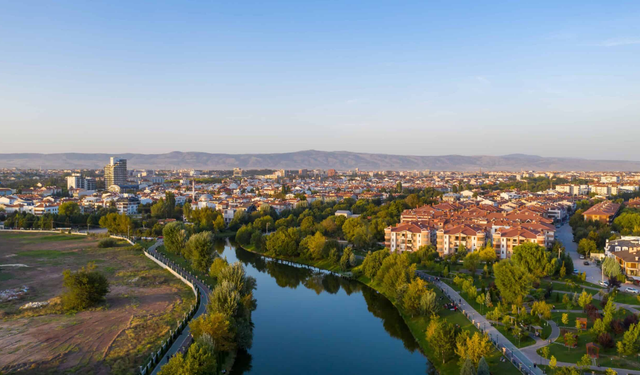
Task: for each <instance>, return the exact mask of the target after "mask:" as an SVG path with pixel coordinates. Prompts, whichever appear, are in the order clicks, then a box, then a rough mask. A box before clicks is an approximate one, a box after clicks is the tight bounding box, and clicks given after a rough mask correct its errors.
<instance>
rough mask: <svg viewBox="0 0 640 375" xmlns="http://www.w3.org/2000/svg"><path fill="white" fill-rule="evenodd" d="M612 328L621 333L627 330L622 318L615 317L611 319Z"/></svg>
mask: <svg viewBox="0 0 640 375" xmlns="http://www.w3.org/2000/svg"><path fill="white" fill-rule="evenodd" d="M611 329H612V330H613V332H614V333H616V334H618V335H620V334H623V333H624V331H625V328H624V322H623V321H622V320H621V319H615V320H612V321H611Z"/></svg>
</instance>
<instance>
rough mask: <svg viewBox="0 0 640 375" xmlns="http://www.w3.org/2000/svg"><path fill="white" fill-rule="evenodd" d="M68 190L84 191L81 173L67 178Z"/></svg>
mask: <svg viewBox="0 0 640 375" xmlns="http://www.w3.org/2000/svg"><path fill="white" fill-rule="evenodd" d="M67 189H69V190H71V189H84V181H83V180H82V175H80V173H74V174H72V175H71V176H67Z"/></svg>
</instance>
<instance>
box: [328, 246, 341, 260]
mask: <svg viewBox="0 0 640 375" xmlns="http://www.w3.org/2000/svg"><path fill="white" fill-rule="evenodd" d="M339 260H340V258H339V255H338V249H331V251H329V262H330V263H331V264H336V263H338V261H339Z"/></svg>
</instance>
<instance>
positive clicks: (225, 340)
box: [189, 313, 236, 352]
mask: <svg viewBox="0 0 640 375" xmlns="http://www.w3.org/2000/svg"><path fill="white" fill-rule="evenodd" d="M189 328H190V329H191V334H192V336H193V338H194V339H196V340H197V339H199V338H200V337H202V335H208V336H209V337H210V338H211V339H212V340H213V346H214V348H215V349H216V350H218V351H223V352H229V351H232V350H234V349H235V348H236V343H235V337H234V336H235V335H234V332H233V327H232V326H231V323H230V322H229V319H228V318H227V317H226V316H224V315H223V314H221V313H211V314H202V315H200V316H199V317H198V318H196V319H194V320H193V321H191V323H189Z"/></svg>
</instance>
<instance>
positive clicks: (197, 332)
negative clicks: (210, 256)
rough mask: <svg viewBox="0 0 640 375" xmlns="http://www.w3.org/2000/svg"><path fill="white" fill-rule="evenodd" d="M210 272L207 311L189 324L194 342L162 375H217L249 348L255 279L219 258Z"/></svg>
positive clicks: (174, 359) (167, 365)
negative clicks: (212, 281)
mask: <svg viewBox="0 0 640 375" xmlns="http://www.w3.org/2000/svg"><path fill="white" fill-rule="evenodd" d="M203 233H204V232H203ZM199 234H202V233H198V234H195V235H194V236H196V235H199ZM209 273H210V276H212V277H214V278H215V279H216V286H215V288H214V289H213V291H212V293H211V295H210V296H209V304H208V305H207V311H206V313H205V314H203V315H201V316H200V317H198V318H196V319H194V320H193V321H192V322H191V323H190V324H189V328H190V329H191V335H192V336H193V338H194V341H195V342H194V344H192V345H191V347H190V348H189V350H188V352H187V354H186V355H183V354H182V353H178V354H176V355H175V356H174V357H172V358H171V360H170V361H169V362H168V363H167V364H166V365H164V366H163V367H162V369H161V371H160V374H161V375H169V374H171V375H173V374H179V375H187V374H188V375H192V374H196V375H200V374H202V375H204V374H217V373H220V370H221V368H222V366H223V363H224V361H225V359H226V358H227V356H228V355H229V354H230V353H232V352H234V351H236V350H245V351H246V350H247V349H249V348H251V345H252V342H253V323H252V322H251V313H252V312H253V311H254V310H255V309H256V307H257V302H256V300H255V298H254V297H253V291H254V290H255V289H256V280H255V279H254V278H253V277H251V276H248V275H247V274H246V273H245V270H244V268H243V267H242V263H240V262H236V263H234V264H231V265H229V264H227V262H226V260H224V259H221V258H216V259H215V261H214V262H213V263H212V264H211V267H210V269H209Z"/></svg>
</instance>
